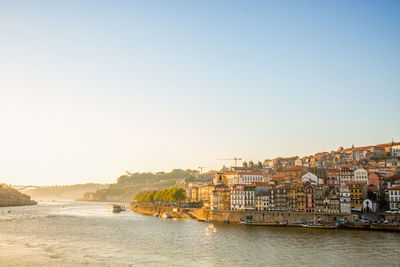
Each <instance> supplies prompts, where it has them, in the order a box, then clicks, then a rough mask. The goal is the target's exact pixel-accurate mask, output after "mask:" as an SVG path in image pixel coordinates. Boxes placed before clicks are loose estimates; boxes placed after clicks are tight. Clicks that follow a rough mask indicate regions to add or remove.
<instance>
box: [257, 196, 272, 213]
mask: <svg viewBox="0 0 400 267" xmlns="http://www.w3.org/2000/svg"><path fill="white" fill-rule="evenodd" d="M269 197H270V194H268V193H262V194H258V195H256V210H258V211H265V210H269V208H270V201H269Z"/></svg>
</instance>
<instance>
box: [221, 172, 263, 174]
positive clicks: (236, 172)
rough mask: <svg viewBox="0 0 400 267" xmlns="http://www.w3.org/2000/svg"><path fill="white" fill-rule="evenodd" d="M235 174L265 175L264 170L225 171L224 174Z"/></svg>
mask: <svg viewBox="0 0 400 267" xmlns="http://www.w3.org/2000/svg"><path fill="white" fill-rule="evenodd" d="M234 174H239V175H264V173H263V172H224V175H234Z"/></svg>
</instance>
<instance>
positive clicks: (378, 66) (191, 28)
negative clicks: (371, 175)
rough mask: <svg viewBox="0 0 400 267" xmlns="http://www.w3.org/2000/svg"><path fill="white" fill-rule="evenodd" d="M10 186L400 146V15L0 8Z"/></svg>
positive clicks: (389, 10) (66, 5) (230, 5)
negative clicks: (394, 143) (342, 149)
mask: <svg viewBox="0 0 400 267" xmlns="http://www.w3.org/2000/svg"><path fill="white" fill-rule="evenodd" d="M0 33H1V35H0V182H6V183H12V184H35V185H46V184H73V183H84V182H103V183H105V182H113V181H115V179H116V177H118V176H119V175H120V174H122V173H124V172H125V171H126V170H130V171H169V170H171V169H172V168H197V167H198V166H208V167H214V168H217V167H218V168H219V167H221V166H222V165H223V164H226V165H230V164H232V162H229V161H226V162H225V161H217V160H216V159H218V158H230V157H234V156H239V157H242V158H243V159H245V160H254V161H258V160H263V159H265V158H272V157H277V156H290V155H299V156H303V155H309V154H313V153H316V152H321V151H330V150H334V149H336V148H337V147H338V146H342V145H343V146H345V147H349V146H351V145H352V144H354V145H356V146H358V145H369V144H376V143H385V142H389V141H390V140H391V139H392V138H394V139H395V141H400V1H396V0H394V1H355V0H350V1H348V0H346V1H148V0H146V1H94V0H93V1H92V0H87V1H14V0H10V1H4V0H2V1H0Z"/></svg>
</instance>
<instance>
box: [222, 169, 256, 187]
mask: <svg viewBox="0 0 400 267" xmlns="http://www.w3.org/2000/svg"><path fill="white" fill-rule="evenodd" d="M224 175H225V177H226V179H227V181H228V185H235V184H252V183H255V182H263V181H264V173H263V172H225V173H224Z"/></svg>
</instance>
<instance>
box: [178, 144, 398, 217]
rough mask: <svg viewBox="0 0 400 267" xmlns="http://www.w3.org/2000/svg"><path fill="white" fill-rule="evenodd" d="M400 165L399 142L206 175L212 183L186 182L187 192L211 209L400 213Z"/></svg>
mask: <svg viewBox="0 0 400 267" xmlns="http://www.w3.org/2000/svg"><path fill="white" fill-rule="evenodd" d="M399 168H400V142H397V143H396V142H393V141H392V142H390V143H386V144H378V145H373V146H364V147H354V146H352V147H351V148H343V147H339V148H338V149H337V150H336V151H331V152H322V153H317V154H315V155H312V156H307V157H303V158H300V157H289V158H276V159H271V160H265V161H264V162H258V163H253V162H248V163H247V162H243V164H242V166H240V167H238V166H233V167H230V168H226V167H224V168H223V169H222V171H219V172H208V173H202V174H199V176H207V177H209V178H210V179H212V182H190V183H186V196H187V201H188V202H189V203H198V204H200V205H201V206H203V207H205V208H209V209H210V210H230V211H235V210H236V211H285V212H302V213H313V214H315V213H321V214H338V215H339V214H340V215H346V214H347V215H349V216H350V215H352V214H386V215H387V214H399V207H400V172H399ZM203 180H204V179H203ZM180 182H183V181H180Z"/></svg>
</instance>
